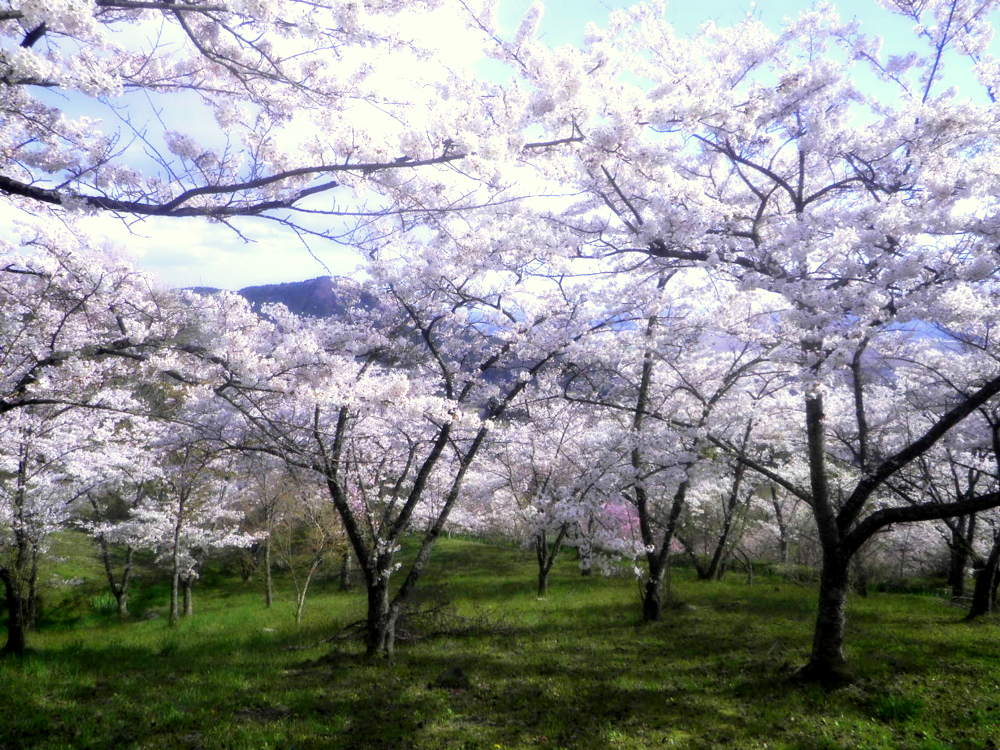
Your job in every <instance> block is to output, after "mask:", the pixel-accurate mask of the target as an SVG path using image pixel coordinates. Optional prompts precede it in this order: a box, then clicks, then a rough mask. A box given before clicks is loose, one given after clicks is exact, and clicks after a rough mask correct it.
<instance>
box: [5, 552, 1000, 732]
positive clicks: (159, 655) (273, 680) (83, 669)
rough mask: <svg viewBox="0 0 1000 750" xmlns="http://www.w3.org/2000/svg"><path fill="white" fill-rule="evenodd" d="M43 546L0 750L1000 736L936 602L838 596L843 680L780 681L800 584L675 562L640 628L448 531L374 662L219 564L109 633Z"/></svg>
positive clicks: (12, 669)
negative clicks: (670, 595)
mask: <svg viewBox="0 0 1000 750" xmlns="http://www.w3.org/2000/svg"><path fill="white" fill-rule="evenodd" d="M60 544H61V545H62V547H61V548H60V549H57V550H56V554H57V555H58V556H59V557H60V558H61V561H60V562H58V563H56V564H54V565H50V566H49V567H48V568H46V569H45V571H44V572H43V574H42V580H43V582H45V583H47V584H48V585H49V586H50V588H48V589H47V590H46V592H45V596H46V603H47V607H46V612H47V615H46V617H47V623H46V624H45V625H44V627H42V629H41V630H40V631H39V632H35V633H32V634H30V646H31V649H32V652H31V653H30V655H28V656H27V657H26V658H24V659H23V660H12V659H7V660H3V661H0V748H2V749H3V750H9V749H12V748H38V749H39V750H41V749H43V748H45V749H55V748H124V747H142V748H282V749H289V748H357V749H359V750H361V749H362V748H373V749H374V748H427V749H428V750H430V749H433V750H444V749H445V748H456V749H458V748H468V749H470V750H471V749H472V748H483V749H484V750H513V749H514V748H549V749H551V750H555V749H556V748H595V749H597V748H600V749H601V750H604V749H605V748H664V747H677V748H695V749H696V748H716V747H718V748H787V749H791V748H799V749H801V750H819V749H821V748H822V749H828V748H845V749H848V748H849V749H851V750H861V749H862V748H914V749H917V748H919V749H921V750H932V749H941V748H963V749H964V748H968V749H969V750H985V749H987V748H997V747H998V746H1000V628H998V621H997V620H996V619H992V620H990V619H987V620H985V621H983V622H980V623H975V624H971V625H970V624H965V623H962V622H961V621H960V620H961V616H962V614H963V613H962V612H961V611H960V610H957V609H954V608H952V607H949V606H947V605H946V604H945V603H944V602H943V600H940V599H936V598H934V597H928V596H917V595H904V594H873V595H872V596H871V597H869V598H868V599H861V598H858V597H855V598H853V600H852V601H851V608H850V625H849V630H848V646H849V649H848V653H849V658H850V660H851V663H852V666H853V668H854V671H855V673H856V674H857V677H858V679H857V680H856V681H855V682H854V683H853V684H851V685H849V686H847V687H843V688H840V689H837V690H833V691H831V692H825V691H823V690H822V689H820V688H818V687H813V686H802V685H797V684H795V683H794V682H792V681H791V680H790V679H789V676H790V674H791V672H792V670H793V668H794V667H795V666H797V665H799V664H800V663H802V662H803V661H804V660H805V656H806V653H807V650H808V646H809V639H810V635H811V625H812V619H813V612H814V600H815V594H814V591H813V590H812V589H811V588H809V587H804V586H799V585H796V584H792V583H787V582H783V581H781V580H778V579H768V578H759V579H758V580H757V581H756V582H755V583H754V585H753V586H748V585H746V583H745V582H744V581H743V580H742V577H741V576H736V575H734V576H733V577H732V578H731V580H727V581H725V582H722V583H704V582H697V581H694V580H691V578H690V577H689V576H687V574H686V571H683V570H681V571H677V572H676V573H675V576H674V590H675V593H676V596H677V597H678V599H680V600H681V601H683V602H684V603H685V605H686V606H683V607H678V608H674V609H672V610H671V611H670V612H669V613H668V614H667V617H666V618H665V620H664V621H663V622H660V623H656V624H653V625H647V626H640V625H639V624H638V614H639V609H638V596H637V589H636V585H635V583H634V581H631V580H628V579H625V578H601V577H593V578H582V577H580V575H579V573H578V572H577V570H576V568H575V565H574V563H573V562H572V561H571V560H568V559H565V560H563V561H561V564H559V563H557V567H556V568H555V569H554V570H553V574H552V582H551V590H550V593H549V596H548V598H547V599H545V600H538V599H537V598H536V597H535V593H534V586H535V579H534V563H533V559H532V557H531V556H530V554H529V553H528V552H526V551H524V550H518V549H513V548H509V547H501V546H491V545H486V544H482V543H477V542H471V541H465V540H457V539H446V540H442V542H441V543H440V545H439V547H438V548H437V550H436V551H435V554H434V556H433V558H432V570H431V571H430V572H429V574H428V577H427V578H426V579H425V581H424V582H423V586H422V589H423V599H424V602H423V605H424V606H426V607H431V608H433V607H437V612H436V614H434V615H433V616H429V617H426V618H424V620H423V621H420V622H417V623H414V624H413V625H412V626H410V629H411V630H414V631H420V632H421V633H422V637H420V638H418V639H416V640H413V641H412V642H408V643H403V644H401V645H400V649H399V654H398V657H397V659H396V662H395V663H394V664H385V663H374V664H369V663H365V662H364V661H363V660H361V659H360V657H359V654H360V650H361V649H360V644H358V643H357V642H354V641H350V640H342V641H337V642H334V643H332V644H331V643H326V644H319V642H320V641H321V640H322V639H323V638H324V637H326V636H329V635H331V634H333V633H335V632H336V631H337V630H338V629H339V628H342V627H343V626H345V625H347V624H349V623H351V622H353V621H355V620H357V619H359V618H360V617H361V615H362V613H363V611H364V597H363V594H361V593H360V592H354V593H346V594H345V593H339V592H336V591H335V584H334V582H333V581H332V580H331V581H323V582H320V583H319V584H318V585H317V587H316V589H315V593H314V595H313V596H312V597H311V598H310V599H309V601H308V602H307V604H306V613H305V619H304V621H303V624H302V626H300V627H296V626H295V624H294V618H293V614H292V613H293V605H292V595H291V592H290V590H284V589H282V590H280V592H279V593H280V594H281V597H280V599H279V601H278V602H277V603H276V605H275V607H274V608H273V609H271V610H266V609H265V608H264V607H263V597H262V596H261V594H260V591H259V589H260V583H259V582H257V581H252V582H250V583H248V584H244V583H242V582H241V581H240V580H239V578H238V576H234V577H225V576H222V575H219V574H216V575H211V574H209V575H206V576H205V579H204V580H202V581H200V582H199V584H198V587H197V588H196V594H195V616H194V617H193V618H192V619H190V620H188V621H185V622H183V623H182V624H181V625H180V626H179V627H177V628H173V629H171V628H168V627H167V625H166V618H165V616H161V617H159V618H157V619H152V620H140V619H137V620H135V621H131V622H127V623H118V622H116V621H115V620H114V617H113V615H112V614H110V613H108V612H107V611H106V606H105V604H106V602H105V601H104V600H103V599H102V597H101V596H100V594H101V591H102V589H101V582H102V580H103V579H102V578H101V577H100V570H99V569H98V566H97V564H96V562H95V561H94V559H93V556H92V553H91V552H90V551H89V548H87V547H86V545H85V544H84V543H83V541H82V540H81V539H79V538H76V537H72V536H66V537H64V538H62V539H61V540H60ZM66 578H77V579H79V578H84V579H85V583H82V584H79V583H78V584H77V585H71V584H66V583H65V582H63V583H59V581H64V580H65V579H66ZM279 582H280V579H279ZM138 585H139V589H140V591H139V593H138V595H137V597H136V598H135V600H134V602H133V609H134V610H136V611H138V612H142V611H143V610H145V609H154V610H158V611H159V612H160V613H164V612H165V610H164V607H165V604H166V588H165V584H164V582H163V581H162V580H160V579H158V578H155V577H154V576H153V574H151V573H144V574H143V578H142V579H141V580H140V582H139V584H138ZM317 644H319V645H317ZM456 667H457V668H458V669H460V670H461V674H460V675H454V674H453V675H449V674H448V672H449V670H453V669H454V668H456ZM463 677H464V678H466V679H463ZM449 678H454V679H449Z"/></svg>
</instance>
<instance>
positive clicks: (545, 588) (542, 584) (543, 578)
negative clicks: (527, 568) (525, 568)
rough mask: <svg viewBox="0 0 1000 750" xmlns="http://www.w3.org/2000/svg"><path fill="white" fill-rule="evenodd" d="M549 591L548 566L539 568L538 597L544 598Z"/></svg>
mask: <svg viewBox="0 0 1000 750" xmlns="http://www.w3.org/2000/svg"><path fill="white" fill-rule="evenodd" d="M548 593H549V571H548V569H547V568H539V569H538V598H539V599H544V598H545V596H546V595H548Z"/></svg>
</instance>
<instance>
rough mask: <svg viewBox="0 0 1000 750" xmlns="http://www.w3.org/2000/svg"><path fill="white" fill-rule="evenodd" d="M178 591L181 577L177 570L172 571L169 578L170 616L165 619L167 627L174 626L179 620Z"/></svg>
mask: <svg viewBox="0 0 1000 750" xmlns="http://www.w3.org/2000/svg"><path fill="white" fill-rule="evenodd" d="M180 589H181V576H180V573H178V572H177V570H174V572H173V573H172V574H171V576H170V616H169V617H168V618H167V624H169V625H176V624H177V622H178V621H179V620H180V619H181V610H180Z"/></svg>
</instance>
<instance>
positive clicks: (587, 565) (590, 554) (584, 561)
mask: <svg viewBox="0 0 1000 750" xmlns="http://www.w3.org/2000/svg"><path fill="white" fill-rule="evenodd" d="M576 551H577V556H578V557H579V560H580V575H582V576H589V575H591V573H592V572H593V568H594V545H593V543H592V542H591V541H590V539H588V538H585V537H584V538H581V539H580V541H579V543H578V544H577V548H576Z"/></svg>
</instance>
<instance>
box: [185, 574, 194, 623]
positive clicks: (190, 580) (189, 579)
mask: <svg viewBox="0 0 1000 750" xmlns="http://www.w3.org/2000/svg"><path fill="white" fill-rule="evenodd" d="M183 583H184V616H185V617H190V616H191V615H193V614H194V600H193V597H192V592H191V587H192V586H193V585H194V576H185V577H184V579H183Z"/></svg>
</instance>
